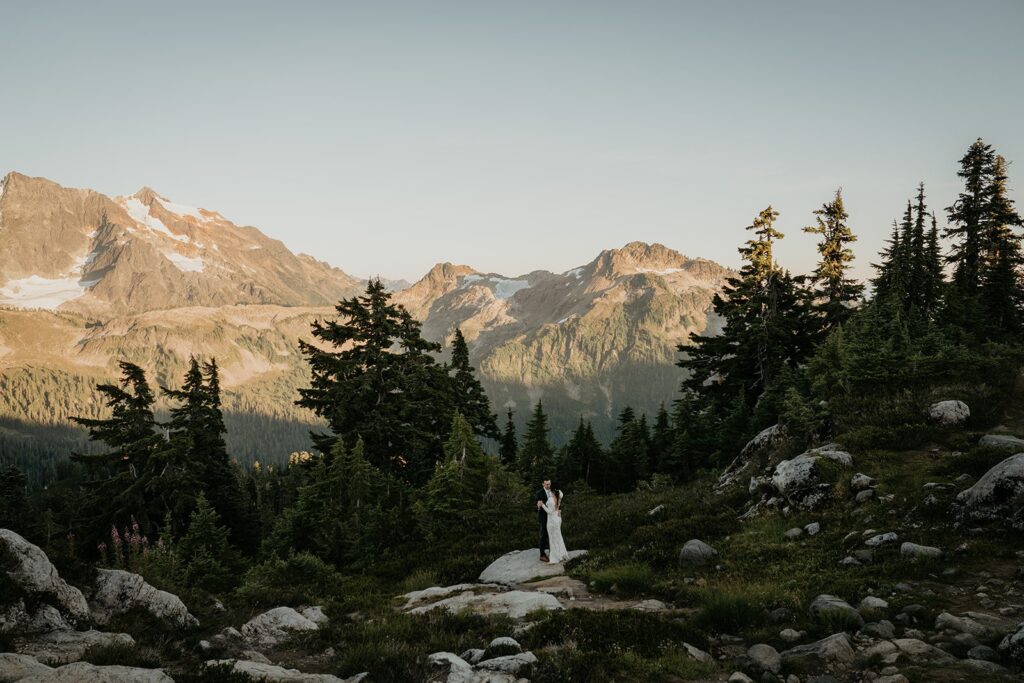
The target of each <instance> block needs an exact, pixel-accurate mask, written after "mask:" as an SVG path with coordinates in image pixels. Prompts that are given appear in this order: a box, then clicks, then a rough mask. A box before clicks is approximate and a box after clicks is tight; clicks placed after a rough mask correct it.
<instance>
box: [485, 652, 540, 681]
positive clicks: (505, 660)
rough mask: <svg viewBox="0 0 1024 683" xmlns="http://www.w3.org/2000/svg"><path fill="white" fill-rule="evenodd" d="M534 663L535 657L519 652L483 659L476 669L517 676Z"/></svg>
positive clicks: (531, 654)
mask: <svg viewBox="0 0 1024 683" xmlns="http://www.w3.org/2000/svg"><path fill="white" fill-rule="evenodd" d="M536 663H537V656H536V655H535V654H533V653H532V652H519V653H517V654H514V655H505V656H504V657H495V658H493V659H485V660H484V661H482V662H480V663H479V664H477V665H476V668H477V670H478V671H493V672H496V673H505V674H515V675H516V676H519V675H521V674H522V673H525V672H526V671H527V670H528V669H529V668H530V667H531V666H533V665H534V664H536Z"/></svg>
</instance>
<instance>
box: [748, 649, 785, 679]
mask: <svg viewBox="0 0 1024 683" xmlns="http://www.w3.org/2000/svg"><path fill="white" fill-rule="evenodd" d="M747 657H748V658H749V659H750V660H751V662H753V664H754V666H755V667H756V671H757V673H762V672H765V671H768V672H770V673H773V674H776V675H777V674H779V673H781V672H782V656H781V655H780V654H779V651H778V650H776V649H775V648H774V647H772V646H771V645H766V644H764V643H758V644H757V645H751V646H750V649H748V650H747Z"/></svg>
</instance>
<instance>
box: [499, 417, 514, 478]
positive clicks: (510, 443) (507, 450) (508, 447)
mask: <svg viewBox="0 0 1024 683" xmlns="http://www.w3.org/2000/svg"><path fill="white" fill-rule="evenodd" d="M506 415H507V420H506V422H505V431H503V432H502V433H501V447H500V449H499V451H498V455H499V456H500V457H501V463H502V464H503V465H505V466H506V467H514V466H515V464H516V456H517V455H518V454H519V440H518V439H517V438H516V424H515V422H513V421H512V409H511V408H509V409H508V411H507V413H506Z"/></svg>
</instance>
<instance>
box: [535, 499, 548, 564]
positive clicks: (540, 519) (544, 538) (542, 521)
mask: <svg viewBox="0 0 1024 683" xmlns="http://www.w3.org/2000/svg"><path fill="white" fill-rule="evenodd" d="M534 500H535V501H536V503H534V505H536V504H537V503H540V504H541V505H544V504H545V503H547V502H548V494H547V491H545V490H544V489H541V490H540V491H537V495H536V496H535V497H534ZM537 524H539V525H540V554H541V557H547V555H548V545H549V542H548V513H547V511H545V510H544V508H537Z"/></svg>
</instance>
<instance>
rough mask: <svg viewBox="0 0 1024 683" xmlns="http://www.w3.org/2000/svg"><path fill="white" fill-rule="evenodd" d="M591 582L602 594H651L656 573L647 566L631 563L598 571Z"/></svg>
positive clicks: (591, 578) (592, 576)
mask: <svg viewBox="0 0 1024 683" xmlns="http://www.w3.org/2000/svg"><path fill="white" fill-rule="evenodd" d="M590 581H591V583H592V584H593V585H594V588H595V589H596V590H598V591H600V592H602V593H613V592H614V593H619V594H621V595H639V594H641V593H647V592H650V590H651V584H652V583H653V581H654V572H653V571H651V568H650V567H649V566H647V565H646V564H640V563H639V562H629V563H624V564H615V565H612V566H610V567H606V568H604V569H598V570H597V571H595V572H594V573H593V574H591V577H590Z"/></svg>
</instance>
